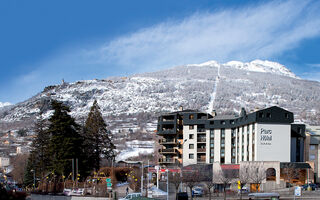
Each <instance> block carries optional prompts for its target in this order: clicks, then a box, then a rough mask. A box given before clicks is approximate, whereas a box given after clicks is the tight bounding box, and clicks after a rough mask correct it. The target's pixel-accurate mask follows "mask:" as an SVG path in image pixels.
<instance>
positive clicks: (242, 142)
mask: <svg viewBox="0 0 320 200" xmlns="http://www.w3.org/2000/svg"><path fill="white" fill-rule="evenodd" d="M293 121H294V119H293V113H292V112H289V111H287V110H284V109H282V108H280V107H277V106H273V107H270V108H266V109H262V110H258V111H255V112H252V113H249V114H247V113H246V111H245V110H244V109H242V111H241V114H240V116H233V115H221V116H219V115H216V114H215V112H213V113H211V114H209V113H204V112H199V111H196V110H183V109H182V108H181V109H180V111H177V112H172V113H167V114H164V115H161V116H160V117H159V118H158V127H157V134H158V135H159V136H162V139H161V140H160V141H159V142H160V145H162V148H161V149H160V150H159V153H160V159H159V164H160V165H176V164H182V165H183V166H187V165H191V164H198V163H214V162H219V163H221V164H233V163H234V164H236V163H240V162H241V161H280V162H303V161H304V138H305V125H303V124H293Z"/></svg>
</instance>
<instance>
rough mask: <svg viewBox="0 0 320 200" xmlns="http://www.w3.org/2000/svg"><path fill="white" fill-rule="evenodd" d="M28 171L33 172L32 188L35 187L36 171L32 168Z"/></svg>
mask: <svg viewBox="0 0 320 200" xmlns="http://www.w3.org/2000/svg"><path fill="white" fill-rule="evenodd" d="M30 172H33V190H35V189H36V171H35V170H34V169H32V170H30Z"/></svg>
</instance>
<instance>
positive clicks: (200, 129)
mask: <svg viewBox="0 0 320 200" xmlns="http://www.w3.org/2000/svg"><path fill="white" fill-rule="evenodd" d="M197 132H198V133H205V132H206V129H205V128H198V129H197Z"/></svg>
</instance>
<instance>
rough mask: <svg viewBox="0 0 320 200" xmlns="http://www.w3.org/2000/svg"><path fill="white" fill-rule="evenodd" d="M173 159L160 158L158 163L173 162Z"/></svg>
mask: <svg viewBox="0 0 320 200" xmlns="http://www.w3.org/2000/svg"><path fill="white" fill-rule="evenodd" d="M175 161H176V160H175V159H174V158H162V159H159V163H175Z"/></svg>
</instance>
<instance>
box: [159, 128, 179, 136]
mask: <svg viewBox="0 0 320 200" xmlns="http://www.w3.org/2000/svg"><path fill="white" fill-rule="evenodd" d="M158 134H159V135H163V134H176V130H175V129H162V130H159V131H158Z"/></svg>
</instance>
